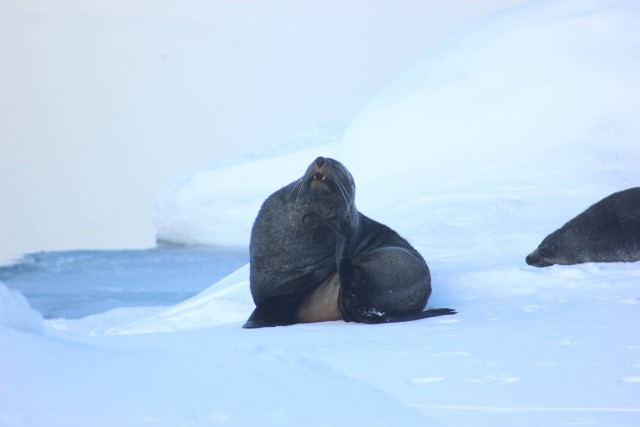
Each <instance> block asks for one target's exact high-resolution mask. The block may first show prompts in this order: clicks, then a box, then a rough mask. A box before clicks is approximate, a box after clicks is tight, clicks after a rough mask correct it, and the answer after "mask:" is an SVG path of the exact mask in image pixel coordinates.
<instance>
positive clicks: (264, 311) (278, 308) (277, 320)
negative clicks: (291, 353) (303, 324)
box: [242, 292, 308, 329]
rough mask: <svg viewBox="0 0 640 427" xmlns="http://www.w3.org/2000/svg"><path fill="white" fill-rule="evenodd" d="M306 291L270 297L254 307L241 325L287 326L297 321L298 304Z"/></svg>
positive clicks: (248, 327) (250, 327)
mask: <svg viewBox="0 0 640 427" xmlns="http://www.w3.org/2000/svg"><path fill="white" fill-rule="evenodd" d="M307 293H308V292H303V293H298V294H290V295H280V296H277V297H273V298H270V299H268V300H266V301H265V302H263V303H262V304H260V305H259V306H257V307H256V309H255V310H253V313H251V316H249V319H248V320H247V321H246V322H245V324H244V325H242V327H243V328H245V329H254V328H268V327H272V326H287V325H293V324H294V323H298V319H297V316H298V306H299V305H300V303H301V302H302V300H303V299H304V298H305V297H306V295H307Z"/></svg>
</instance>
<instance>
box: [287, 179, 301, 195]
mask: <svg viewBox="0 0 640 427" xmlns="http://www.w3.org/2000/svg"><path fill="white" fill-rule="evenodd" d="M303 179H304V177H303V176H301V177H300V178H299V179H296V180H295V181H294V184H293V187H291V191H290V192H289V195H291V194H293V192H294V191H295V190H296V187H297V186H298V184H300V185H302V180H303Z"/></svg>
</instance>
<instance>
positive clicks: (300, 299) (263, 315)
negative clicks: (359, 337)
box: [244, 157, 455, 328]
mask: <svg viewBox="0 0 640 427" xmlns="http://www.w3.org/2000/svg"><path fill="white" fill-rule="evenodd" d="M354 198H355V184H354V181H353V178H352V176H351V174H350V173H349V171H348V170H347V169H346V168H345V167H344V166H343V165H342V164H341V163H340V162H338V161H336V160H333V159H328V158H324V157H318V158H317V159H316V160H315V161H314V162H313V163H311V165H310V166H309V168H308V169H307V171H306V172H305V174H304V175H303V176H302V177H301V178H300V179H298V180H297V181H294V182H292V183H291V184H289V185H287V186H286V187H284V188H282V189H280V190H278V191H276V192H275V193H273V194H272V195H271V196H269V197H268V198H267V199H266V200H265V201H264V203H263V205H262V208H261V209H260V211H259V213H258V216H257V218H256V220H255V223H254V225H253V229H252V232H251V244H250V268H251V273H250V283H251V295H252V296H253V300H254V302H255V304H256V309H255V310H254V312H253V314H251V316H250V317H249V319H248V320H247V322H246V323H245V325H244V327H245V328H260V327H265V326H279V325H291V324H294V323H306V322H322V321H328V320H340V319H342V320H345V321H353V322H363V323H384V322H397V321H405V320H415V319H422V318H427V317H434V316H440V315H445V314H454V313H455V311H453V310H450V309H435V310H428V311H423V310H424V307H425V306H426V303H427V301H428V299H429V295H430V294H431V278H430V274H429V268H428V267H427V264H426V263H425V261H424V259H423V258H422V256H420V254H419V253H418V252H417V251H416V250H415V249H414V248H413V247H412V246H411V245H410V244H409V243H408V242H407V241H406V240H405V239H403V238H402V237H400V236H399V235H398V233H396V232H395V231H393V230H391V229H390V228H389V227H387V226H385V225H383V224H380V223H379V222H376V221H374V220H372V219H370V218H368V217H366V216H365V215H363V214H361V213H360V212H358V210H357V209H356V207H355V204H354Z"/></svg>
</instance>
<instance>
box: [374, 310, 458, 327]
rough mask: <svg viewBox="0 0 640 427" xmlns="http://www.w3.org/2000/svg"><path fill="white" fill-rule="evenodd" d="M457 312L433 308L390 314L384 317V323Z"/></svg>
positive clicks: (455, 312)
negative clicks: (417, 311)
mask: <svg viewBox="0 0 640 427" xmlns="http://www.w3.org/2000/svg"><path fill="white" fill-rule="evenodd" d="M457 313H458V312H457V311H455V310H453V309H451V308H433V309H431V310H426V311H421V312H419V313H406V314H391V315H386V316H384V317H385V322H386V323H395V322H409V321H411V320H420V319H427V318H429V317H438V316H448V315H452V314H457Z"/></svg>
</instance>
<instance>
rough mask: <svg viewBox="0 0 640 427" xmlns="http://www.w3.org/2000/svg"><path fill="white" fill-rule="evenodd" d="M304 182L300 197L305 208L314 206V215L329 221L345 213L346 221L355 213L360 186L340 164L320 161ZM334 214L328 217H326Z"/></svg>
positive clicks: (309, 171)
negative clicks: (330, 218) (355, 201)
mask: <svg viewBox="0 0 640 427" xmlns="http://www.w3.org/2000/svg"><path fill="white" fill-rule="evenodd" d="M298 182H300V184H299V185H300V188H299V190H298V196H297V198H299V199H300V200H301V202H304V204H301V207H303V209H304V206H314V208H315V210H319V212H314V213H316V214H318V215H320V216H321V217H325V218H328V217H330V216H335V214H336V213H337V212H342V213H343V215H344V216H345V217H348V216H350V214H351V212H353V210H354V199H355V195H356V185H355V183H354V181H353V177H352V176H351V173H349V171H348V170H347V168H346V167H344V165H343V164H342V163H340V162H339V161H337V160H334V159H330V158H326V157H318V158H317V159H315V160H314V161H313V162H312V163H311V164H310V165H309V167H308V168H307V171H306V172H305V173H304V175H303V176H302V178H301V179H300V180H299V181H298ZM325 212H326V213H329V212H333V215H330V216H326V215H325V214H324V213H325Z"/></svg>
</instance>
